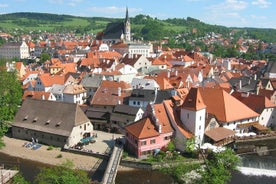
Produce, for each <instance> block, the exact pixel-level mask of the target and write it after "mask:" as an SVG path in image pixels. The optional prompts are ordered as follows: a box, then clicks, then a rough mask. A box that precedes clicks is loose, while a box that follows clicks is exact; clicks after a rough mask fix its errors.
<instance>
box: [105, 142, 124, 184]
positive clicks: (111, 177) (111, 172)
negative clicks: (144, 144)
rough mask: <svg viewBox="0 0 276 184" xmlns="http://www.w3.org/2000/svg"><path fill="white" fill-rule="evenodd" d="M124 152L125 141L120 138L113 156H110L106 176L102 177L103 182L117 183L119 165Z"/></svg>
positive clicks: (106, 183)
mask: <svg viewBox="0 0 276 184" xmlns="http://www.w3.org/2000/svg"><path fill="white" fill-rule="evenodd" d="M122 153H123V142H122V141H121V140H120V139H118V140H116V143H115V145H114V148H113V150H112V153H111V156H110V158H109V161H108V164H107V167H106V170H105V172H104V176H103V179H102V184H113V183H115V179H116V175H117V170H118V166H119V164H120V161H121V157H122Z"/></svg>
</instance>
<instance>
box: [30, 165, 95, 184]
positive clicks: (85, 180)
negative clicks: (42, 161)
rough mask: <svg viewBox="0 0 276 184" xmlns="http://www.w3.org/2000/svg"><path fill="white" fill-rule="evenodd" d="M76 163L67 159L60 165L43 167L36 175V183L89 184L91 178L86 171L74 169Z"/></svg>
mask: <svg viewBox="0 0 276 184" xmlns="http://www.w3.org/2000/svg"><path fill="white" fill-rule="evenodd" d="M73 167H74V165H73V163H72V162H71V161H69V160H67V161H66V162H65V163H63V164H61V165H60V166H56V167H51V168H43V169H42V170H41V172H40V173H39V174H38V175H37V176H36V179H35V182H34V183H35V184H48V183H51V184H89V183H90V179H89V177H88V175H87V173H86V172H85V171H81V170H74V169H73Z"/></svg>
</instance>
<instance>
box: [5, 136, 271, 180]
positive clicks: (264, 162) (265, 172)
mask: <svg viewBox="0 0 276 184" xmlns="http://www.w3.org/2000/svg"><path fill="white" fill-rule="evenodd" d="M253 144H254V147H252V146H249V147H250V149H251V148H252V149H253V150H254V151H256V150H257V153H254V154H252V153H250V154H244V155H241V156H242V163H243V164H242V168H241V170H242V172H240V171H235V172H233V174H232V178H231V180H230V181H229V184H260V183H261V184H273V183H276V151H275V150H276V149H275V148H276V144H275V140H274V141H273V140H272V141H267V142H266V143H264V142H262V143H252V145H253ZM239 146H240V148H244V146H246V147H247V148H248V144H242V143H241V144H240V145H239ZM258 151H259V152H258ZM249 152H250V151H249ZM0 163H4V164H5V166H7V167H12V166H17V167H18V168H19V170H20V172H21V173H22V174H23V176H24V177H25V179H26V180H28V181H33V180H34V178H35V176H36V175H37V173H38V172H39V171H40V169H41V168H42V167H50V166H49V165H46V164H41V163H38V162H34V161H29V160H23V159H19V158H15V157H10V156H8V155H5V154H3V153H0ZM89 174H90V176H92V173H89ZM116 183H119V184H129V183H131V184H156V183H158V184H172V183H174V182H173V178H171V177H170V176H168V175H164V174H163V173H161V172H158V171H146V170H132V171H119V172H118V174H117V177H116Z"/></svg>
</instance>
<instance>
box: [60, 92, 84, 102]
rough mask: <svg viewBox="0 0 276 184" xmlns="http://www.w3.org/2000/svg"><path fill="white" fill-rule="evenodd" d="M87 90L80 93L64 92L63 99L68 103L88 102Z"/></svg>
mask: <svg viewBox="0 0 276 184" xmlns="http://www.w3.org/2000/svg"><path fill="white" fill-rule="evenodd" d="M85 98H86V92H84V93H78V94H66V93H64V94H63V101H64V102H68V103H77V104H84V103H85V102H86V99H85Z"/></svg>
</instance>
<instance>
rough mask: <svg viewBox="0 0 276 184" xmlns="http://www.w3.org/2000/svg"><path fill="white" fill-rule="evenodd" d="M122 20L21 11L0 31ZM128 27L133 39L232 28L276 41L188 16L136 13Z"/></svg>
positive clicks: (272, 34) (93, 27) (2, 20)
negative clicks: (175, 16) (163, 16)
mask: <svg viewBox="0 0 276 184" xmlns="http://www.w3.org/2000/svg"><path fill="white" fill-rule="evenodd" d="M123 20H124V17H122V19H118V18H117V19H116V18H104V17H78V16H71V15H58V14H47V13H29V12H22V13H11V14H2V15H0V31H3V32H10V33H14V32H15V31H14V30H16V33H17V34H20V33H29V32H30V31H32V32H35V31H39V32H41V31H49V32H75V33H77V34H83V33H94V34H96V33H97V32H100V31H103V30H104V29H105V27H106V25H107V24H108V23H110V22H115V21H123ZM131 26H132V33H133V35H134V38H135V39H140V38H143V39H145V40H158V39H162V38H164V37H169V38H171V37H175V36H177V35H179V34H182V35H183V34H184V35H186V38H187V35H190V36H191V37H192V38H193V37H202V36H204V35H206V33H210V32H214V33H216V34H222V35H223V36H226V35H229V33H230V32H232V31H233V30H235V32H236V33H238V34H236V36H237V37H239V36H240V35H242V34H243V35H244V33H246V36H247V37H248V38H254V39H260V40H263V41H265V42H267V43H275V42H276V29H260V28H231V27H225V26H220V25H210V24H206V23H204V22H202V21H200V20H197V19H194V18H191V17H187V18H171V19H166V20H160V19H157V18H152V17H150V16H148V15H137V16H135V17H132V18H131ZM191 33H192V34H191Z"/></svg>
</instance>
